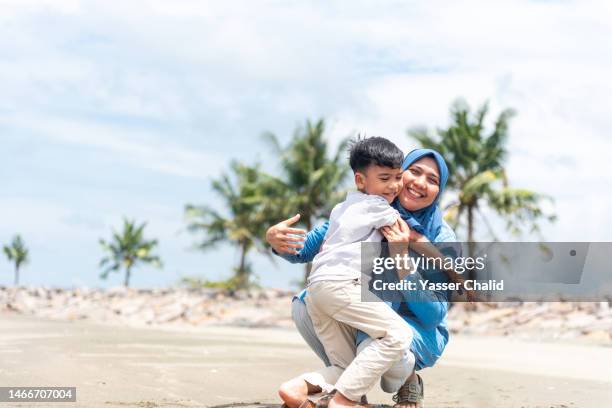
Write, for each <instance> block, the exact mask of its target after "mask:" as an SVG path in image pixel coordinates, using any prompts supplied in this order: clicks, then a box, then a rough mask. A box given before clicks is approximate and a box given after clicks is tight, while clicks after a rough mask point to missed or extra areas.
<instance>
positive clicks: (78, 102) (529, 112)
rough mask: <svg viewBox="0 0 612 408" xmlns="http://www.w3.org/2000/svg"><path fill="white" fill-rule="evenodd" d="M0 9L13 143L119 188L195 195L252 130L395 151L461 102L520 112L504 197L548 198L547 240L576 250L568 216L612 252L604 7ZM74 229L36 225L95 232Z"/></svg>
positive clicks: (253, 135) (0, 2)
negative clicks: (111, 176)
mask: <svg viewBox="0 0 612 408" xmlns="http://www.w3.org/2000/svg"><path fill="white" fill-rule="evenodd" d="M0 10H2V11H1V12H0V21H2V22H3V25H2V26H1V27H0V34H1V35H0V52H1V53H2V55H4V56H5V58H3V59H2V61H0V78H1V79H0V86H1V87H2V89H3V92H2V93H1V94H0V127H1V131H2V132H3V134H7V133H8V134H9V135H10V136H11V137H10V138H9V140H13V141H14V140H17V139H18V138H19V135H20V134H21V133H24V132H26V133H28V134H29V135H31V134H34V135H35V137H36V139H34V140H37V141H50V142H51V143H52V144H53V146H55V147H59V148H62V147H63V146H65V147H66V149H67V150H68V149H70V148H71V147H74V146H78V147H82V148H85V149H88V150H89V151H92V152H96V153H100V154H102V155H104V156H105V157H117V158H119V160H117V161H116V162H117V163H118V168H117V171H119V172H123V173H124V174H126V177H136V176H133V175H132V174H131V173H130V174H129V175H128V173H129V172H126V171H125V169H126V168H132V167H138V168H139V169H144V170H150V171H151V172H152V173H151V178H153V177H154V176H155V174H158V173H162V174H169V175H174V176H180V177H184V178H186V179H190V180H191V179H193V182H194V184H193V189H194V190H197V189H199V188H201V185H202V179H206V178H209V177H211V176H214V175H216V174H217V173H218V172H219V170H220V169H222V168H224V167H225V166H226V164H227V163H228V161H229V159H230V158H234V157H238V158H242V159H245V160H252V159H253V158H254V157H256V156H258V155H259V153H261V152H265V151H266V150H265V147H264V145H263V144H262V143H260V142H259V141H258V140H257V135H259V134H260V133H261V132H263V131H264V130H273V131H275V132H276V133H277V134H279V136H280V137H281V138H287V137H288V136H289V135H290V134H291V130H292V128H293V127H294V126H295V125H296V124H298V123H302V122H303V120H304V119H305V118H307V117H309V118H313V119H314V118H318V117H320V116H323V117H326V118H327V119H328V124H329V135H331V137H332V139H334V140H335V141H337V140H339V139H340V138H341V137H344V136H346V135H347V134H349V133H351V132H352V131H360V132H365V133H367V134H370V135H373V134H377V135H383V136H387V137H389V138H391V139H392V140H394V141H395V142H397V143H398V144H399V145H400V146H401V147H402V148H404V149H405V150H407V149H409V148H412V147H414V146H413V145H411V142H410V141H409V140H408V139H407V138H406V136H405V132H406V129H407V128H409V127H411V126H415V125H425V126H428V127H436V126H440V127H442V126H445V125H446V124H447V120H448V107H449V105H450V103H451V102H452V101H453V100H454V99H455V98H456V97H459V96H462V97H465V98H466V99H467V100H468V102H469V103H470V104H471V105H472V106H473V107H474V108H476V107H477V106H478V105H480V104H481V103H482V102H484V101H485V100H489V101H490V104H491V114H490V119H492V118H494V117H495V116H496V115H497V114H498V113H499V112H500V110H501V109H502V108H505V107H513V108H516V109H517V110H518V116H517V117H516V118H515V119H513V121H512V124H511V128H510V133H511V137H510V142H509V148H510V160H509V173H510V177H511V181H512V183H513V184H515V185H516V186H524V187H529V188H533V189H536V190H538V191H542V192H545V193H548V194H550V195H551V196H553V197H556V198H557V202H556V207H555V209H556V211H557V213H558V215H559V221H558V223H557V224H556V225H555V226H553V227H551V228H550V229H548V234H550V236H549V238H550V239H556V240H572V239H574V238H575V237H576V229H577V227H576V226H575V225H574V224H575V222H576V221H575V220H576V218H577V216H578V215H579V217H578V218H579V219H580V225H579V227H578V228H579V229H580V230H581V231H582V232H583V233H581V234H579V235H580V236H581V237H582V238H583V239H604V240H605V239H608V240H609V239H610V238H611V235H610V234H611V233H610V232H609V231H612V217H611V216H610V215H609V212H608V211H606V209H605V205H604V204H602V203H606V202H610V192H611V191H612V188H611V187H612V172H610V171H609V167H610V166H609V165H608V163H609V160H608V159H607V157H606V153H607V142H606V141H607V140H608V133H609V129H610V128H612V118H611V117H610V115H609V112H608V110H609V103H608V99H609V95H610V93H611V92H612V82H611V81H610V80H609V72H612V54H610V53H608V52H606V50H607V48H608V44H607V42H608V38H610V37H611V36H612V29H611V28H610V25H609V21H608V20H609V16H610V15H611V11H612V3H610V2H608V1H580V2H566V1H558V2H555V1H526V0H520V1H510V0H508V1H499V2H497V1H496V2H486V1H467V2H460V3H458V2H454V1H444V2H435V3H433V2H405V1H381V2H377V3H375V4H374V3H372V2H366V1H354V2H348V3H338V2H332V3H330V2H325V1H319V2H307V3H304V2H293V3H287V2H277V1H257V2H255V1H244V2H238V3H236V2H229V3H228V2H225V3H224V2H218V1H206V2H204V1H199V0H193V1H187V0H181V1H179V0H177V1H172V2H168V1H160V0H151V1H136V0H134V1H129V2H122V3H118V2H112V3H109V2H107V1H59V0H57V1H55V0H54V1H36V2H34V1H24V0H20V1H6V0H0ZM13 151H15V150H13ZM0 154H2V153H0ZM67 154H68V153H67ZM3 159H5V160H4V162H7V163H8V162H9V160H10V159H13V160H18V159H19V158H14V157H3ZM41 159H44V157H43V156H41ZM272 159H273V158H272ZM80 171H83V172H87V171H88V170H87V169H82V170H80ZM131 181H132V182H133V183H136V184H137V183H140V182H142V180H138V179H134V180H131ZM58 184H61V180H59V181H58ZM169 187H171V186H169ZM32 189H36V186H35V185H33V186H32ZM161 190H163V189H161ZM168 190H171V188H168ZM9 193H10V192H9ZM159 194H163V191H160V193H159ZM65 199H66V200H71V199H72V198H71V197H66V198H65ZM113 199H115V198H114V197H113ZM131 199H132V198H131V197H127V196H126V197H121V198H119V197H118V198H117V200H118V201H119V200H120V201H121V202H128V201H129V200H131ZM188 200H189V199H185V201H188ZM205 200H206V199H205ZM178 201H179V202H180V200H178ZM588 201H592V203H589V204H585V203H586V202H588ZM12 203H13V204H12V205H13V206H12V207H10V209H12V211H15V210H16V209H17V210H18V211H20V212H21V213H22V214H25V212H26V211H28V208H29V207H28V206H27V205H21V204H19V203H15V202H12ZM7 205H8V204H7ZM585 205H587V206H588V207H589V209H588V210H585V209H584V206H585ZM19 207H22V208H19ZM60 207H61V208H63V207H62V206H60ZM66 207H68V208H71V207H70V206H66ZM36 208H38V207H36ZM10 209H9V208H5V210H6V211H8V210H10ZM54 211H55V210H54ZM43 214H44V212H43ZM74 214H75V212H74V211H68V212H65V211H64V210H61V209H57V211H55V212H54V213H53V214H47V215H48V216H49V217H52V218H54V219H60V220H61V219H64V220H68V221H70V220H72V221H73V223H72V227H71V228H77V226H79V225H80V228H88V226H87V224H89V226H90V227H91V226H92V225H97V224H96V223H95V222H93V221H94V220H91V219H89V218H88V214H87V213H83V214H81V215H78V214H79V213H78V212H77V215H74ZM117 214H118V211H117V209H115V208H113V209H109V210H108V211H107V212H105V213H104V214H102V215H100V218H102V219H104V220H107V219H111V218H112V217H113V216H116V215H117ZM159 214H160V213H159V212H156V213H151V216H156V217H157V216H159ZM173 222H174V221H173ZM36 225H42V227H44V228H46V229H44V231H49V233H50V234H52V231H53V227H52V226H51V225H47V227H45V225H46V224H45V223H44V222H43V221H40V220H39V221H36V222H35V219H32V221H31V224H30V225H29V226H28V227H27V228H24V230H27V231H35V230H36V228H38V227H37V226H36ZM152 227H153V225H152ZM15 228H17V226H15ZM62 228H64V227H62ZM58 231H59V233H64V232H66V231H67V230H66V231H64V230H62V229H59V230H58ZM62 231H64V232H62ZM83 231H84V230H83ZM159 232H160V233H163V232H162V231H161V230H160V231H159ZM83 233H84V232H83Z"/></svg>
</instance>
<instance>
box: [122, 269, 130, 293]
mask: <svg viewBox="0 0 612 408" xmlns="http://www.w3.org/2000/svg"><path fill="white" fill-rule="evenodd" d="M131 273H132V267H131V266H128V267H127V268H125V280H124V281H123V286H125V287H126V288H127V287H129V286H130V275H131Z"/></svg>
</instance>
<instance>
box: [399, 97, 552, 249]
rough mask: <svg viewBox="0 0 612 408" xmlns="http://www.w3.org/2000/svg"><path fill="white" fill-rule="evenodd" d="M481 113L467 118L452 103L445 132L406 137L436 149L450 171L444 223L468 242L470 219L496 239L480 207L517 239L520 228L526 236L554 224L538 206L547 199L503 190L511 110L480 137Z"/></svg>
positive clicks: (462, 106)
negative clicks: (450, 198)
mask: <svg viewBox="0 0 612 408" xmlns="http://www.w3.org/2000/svg"><path fill="white" fill-rule="evenodd" d="M487 112H488V105H487V104H486V103H485V104H484V105H483V106H482V107H481V108H480V109H479V110H478V111H477V112H476V113H475V114H474V115H471V114H470V108H469V106H468V105H467V104H466V103H465V102H464V101H462V100H458V101H456V102H455V103H454V104H453V105H452V107H451V110H450V114H451V124H450V126H449V127H448V128H446V129H437V130H436V131H431V130H427V129H424V128H416V129H412V130H410V131H409V132H408V134H409V136H411V137H412V138H414V139H416V140H417V141H418V142H419V143H420V144H421V146H422V147H425V148H431V149H436V150H438V151H439V152H440V153H441V154H442V155H443V156H444V158H445V159H446V162H447V163H448V167H449V170H450V177H449V180H448V189H449V190H452V191H454V192H456V193H457V200H456V201H455V202H453V203H451V205H450V206H449V208H450V210H449V212H448V213H447V218H448V219H449V221H450V222H451V226H452V227H453V228H457V227H461V226H463V227H465V229H466V231H467V234H466V235H467V236H466V238H467V241H468V242H473V241H474V239H475V228H476V225H477V224H476V222H475V216H476V214H478V215H479V217H480V218H481V220H482V221H483V222H484V224H485V225H487V226H488V227H489V232H490V233H491V234H492V235H493V239H496V236H495V233H494V231H493V230H492V228H491V224H490V222H489V221H488V220H487V218H486V216H485V214H484V212H483V211H482V210H483V207H484V206H486V207H488V208H489V209H491V210H493V212H494V213H496V214H497V215H499V216H501V217H502V218H503V219H504V220H505V221H506V224H507V229H508V230H509V231H511V232H512V233H514V234H517V235H518V234H520V233H521V232H522V228H523V227H525V226H527V227H529V232H531V233H533V232H538V231H539V226H538V221H540V220H542V219H546V220H548V221H554V219H555V216H554V215H547V214H545V213H544V211H543V210H542V208H541V207H540V203H541V202H542V201H543V200H551V199H550V198H549V197H547V196H544V195H542V194H538V193H536V192H534V191H531V190H527V189H521V188H512V187H510V186H509V185H508V179H507V177H506V169H505V167H504V163H505V161H506V159H507V156H508V151H507V147H506V144H507V141H508V123H509V121H510V119H511V118H512V117H513V116H514V115H515V112H514V111H513V110H511V109H506V110H504V111H503V112H501V113H500V115H499V116H498V117H497V119H496V120H495V124H494V127H493V129H492V131H491V132H490V133H488V134H486V133H485V129H484V121H485V117H486V115H487Z"/></svg>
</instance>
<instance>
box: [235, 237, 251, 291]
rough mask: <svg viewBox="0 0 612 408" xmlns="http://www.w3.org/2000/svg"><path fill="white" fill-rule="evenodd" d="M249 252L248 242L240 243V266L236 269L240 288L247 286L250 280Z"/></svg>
mask: <svg viewBox="0 0 612 408" xmlns="http://www.w3.org/2000/svg"><path fill="white" fill-rule="evenodd" d="M247 252H248V250H247V245H246V243H244V242H242V243H240V265H239V266H238V270H237V271H236V275H237V278H238V287H239V288H240V289H244V288H246V286H247V282H248V276H247V275H248V273H247V270H246V256H247Z"/></svg>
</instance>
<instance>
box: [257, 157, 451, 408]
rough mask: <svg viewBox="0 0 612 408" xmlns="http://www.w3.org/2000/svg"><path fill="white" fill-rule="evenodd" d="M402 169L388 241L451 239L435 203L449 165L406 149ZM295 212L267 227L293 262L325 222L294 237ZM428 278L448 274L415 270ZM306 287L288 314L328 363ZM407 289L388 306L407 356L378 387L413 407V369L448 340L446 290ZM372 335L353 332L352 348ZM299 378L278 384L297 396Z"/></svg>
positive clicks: (308, 252) (416, 382)
mask: <svg viewBox="0 0 612 408" xmlns="http://www.w3.org/2000/svg"><path fill="white" fill-rule="evenodd" d="M402 169H403V170H404V173H403V176H402V181H403V188H402V191H401V192H400V194H399V196H398V197H397V198H396V200H395V201H394V202H393V204H392V205H393V206H394V207H395V208H396V209H397V210H398V211H399V213H400V215H401V216H402V220H400V221H398V222H397V223H396V224H395V225H393V226H391V227H385V228H383V229H382V230H381V232H382V233H383V235H384V236H385V238H386V239H387V241H389V242H407V241H420V242H425V241H429V242H434V243H441V242H455V241H456V237H455V234H454V232H453V231H452V229H451V228H450V227H449V226H448V224H446V223H445V222H444V220H443V219H442V214H441V211H440V209H439V206H438V204H439V201H440V196H441V195H442V193H443V191H444V188H445V186H446V182H447V180H448V168H447V166H446V163H445V161H444V159H443V157H442V156H441V155H440V154H439V153H438V152H436V151H435V150H431V149H417V150H414V151H412V152H410V153H409V154H408V155H407V156H406V158H405V159H404V163H403V164H402ZM298 219H299V215H296V216H295V217H292V218H290V219H288V220H285V221H283V222H281V223H279V224H277V225H274V226H272V227H270V229H268V232H267V234H266V239H267V241H268V243H269V244H270V245H271V246H272V248H273V249H274V251H275V252H276V253H277V254H278V255H280V256H281V257H283V258H284V259H286V260H288V261H289V262H292V263H304V262H310V261H312V259H313V258H314V256H315V255H316V254H317V252H318V251H319V248H320V247H321V244H322V243H323V239H324V237H325V233H326V231H327V227H328V224H327V223H325V224H323V225H322V226H320V227H318V228H315V229H313V230H312V231H310V232H309V233H308V235H307V236H306V238H305V240H304V239H302V238H299V237H296V234H298V235H299V234H304V233H305V231H304V230H301V229H295V228H291V227H290V226H291V224H293V223H295V222H297V220H298ZM419 273H421V274H422V275H423V276H424V277H425V278H427V279H429V280H430V281H431V282H447V281H448V277H447V276H446V274H444V273H440V272H437V271H423V270H420V271H419ZM305 296H307V292H306V290H303V291H302V292H301V293H300V294H299V295H297V296H296V297H295V298H294V300H293V302H292V317H293V320H294V322H295V324H296V327H297V328H298V331H299V332H300V334H301V335H302V337H304V339H305V340H306V342H307V343H308V345H309V346H310V347H311V348H312V349H313V351H314V352H315V353H316V354H317V355H318V356H319V357H320V358H321V360H322V361H323V362H324V363H325V364H326V365H329V361H328V359H327V356H326V355H325V351H324V349H323V346H322V345H321V343H320V342H319V340H318V339H317V337H316V334H315V331H314V328H313V326H312V322H311V320H310V317H309V316H308V313H307V310H306V305H305V303H304V297H305ZM414 296H415V294H414V293H413V292H412V291H411V293H410V294H409V293H407V294H406V298H405V299H404V300H405V301H404V302H401V303H400V302H398V303H393V304H392V307H393V309H394V310H395V311H396V312H397V313H398V314H399V315H400V316H402V317H403V318H404V320H406V322H407V323H408V324H409V325H410V327H411V328H412V330H413V333H414V339H413V342H412V345H411V347H410V350H409V351H407V353H406V356H405V357H404V358H403V359H402V360H400V361H399V362H398V363H397V364H395V365H394V366H393V367H392V368H391V369H390V370H389V371H388V372H387V373H385V375H383V377H382V378H381V387H382V389H383V390H384V391H386V392H396V395H395V396H394V397H393V399H394V401H396V403H397V404H396V407H402V408H403V407H407V408H416V407H420V406H421V405H422V400H423V383H422V380H421V378H420V377H419V376H418V375H417V374H416V372H415V370H420V369H422V368H425V367H431V366H433V364H434V363H435V361H436V360H437V359H438V358H439V357H440V355H441V354H442V351H443V350H444V347H445V346H446V343H447V342H448V330H447V327H446V314H447V311H448V299H449V297H450V293H449V292H437V291H418V292H416V296H419V299H414V298H413V297H414ZM369 341H371V339H369V337H368V336H367V335H365V333H357V336H356V344H357V352H359V351H361V350H362V349H364V348H365V346H367V344H368V342H369ZM296 384H298V383H295V384H294V383H286V384H285V385H284V387H282V389H285V391H286V392H287V393H291V392H295V395H296V398H299V396H300V395H302V394H303V393H304V392H307V391H308V390H301V389H292V387H294V386H296Z"/></svg>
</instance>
